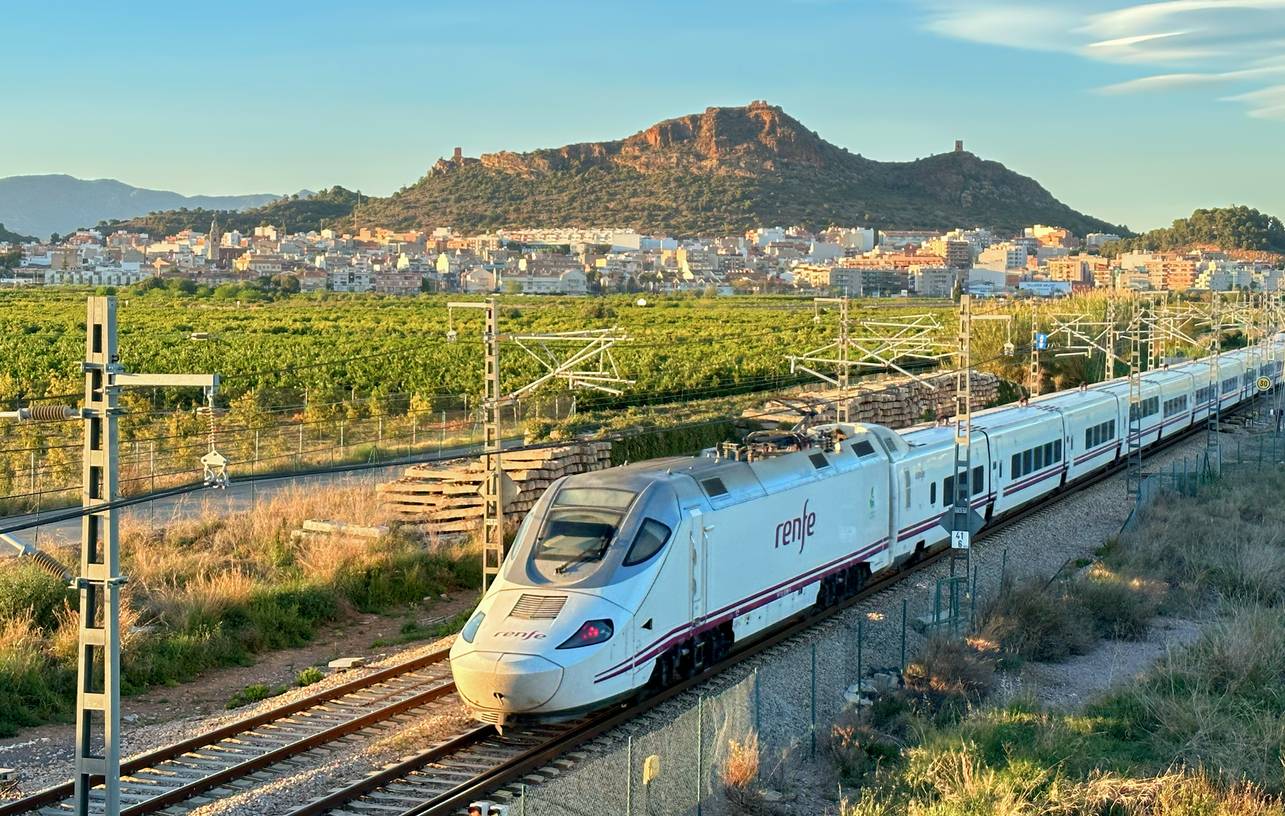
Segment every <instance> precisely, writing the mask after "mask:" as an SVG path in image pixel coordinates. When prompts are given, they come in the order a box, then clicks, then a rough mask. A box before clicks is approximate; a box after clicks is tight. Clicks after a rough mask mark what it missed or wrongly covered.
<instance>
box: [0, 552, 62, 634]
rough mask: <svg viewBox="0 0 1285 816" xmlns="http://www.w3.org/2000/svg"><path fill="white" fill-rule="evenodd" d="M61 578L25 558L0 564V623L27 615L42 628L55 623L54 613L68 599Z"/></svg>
mask: <svg viewBox="0 0 1285 816" xmlns="http://www.w3.org/2000/svg"><path fill="white" fill-rule="evenodd" d="M72 597H73V596H72V594H71V592H70V591H69V590H68V589H67V587H66V585H64V584H63V582H62V581H61V580H59V579H58V578H55V577H53V576H52V575H50V574H49V573H47V572H45V571H44V570H42V569H41V568H40V567H39V566H37V565H36V564H35V562H33V561H30V560H28V559H26V558H21V559H14V560H10V561H9V563H4V564H0V624H3V623H7V622H8V621H13V620H18V619H20V618H26V617H30V618H31V621H32V623H33V624H35V625H36V626H37V627H39V628H40V629H42V630H44V631H52V630H53V629H55V628H56V627H57V626H58V613H59V612H60V611H61V610H62V608H63V606H64V604H66V603H67V602H68V601H69V600H71V599H72Z"/></svg>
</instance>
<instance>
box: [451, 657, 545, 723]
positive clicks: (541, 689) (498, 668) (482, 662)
mask: <svg viewBox="0 0 1285 816" xmlns="http://www.w3.org/2000/svg"><path fill="white" fill-rule="evenodd" d="M451 672H452V673H453V674H454V675H455V688H456V689H457V690H458V691H459V693H460V696H461V697H463V698H464V699H465V700H466V701H467V702H469V703H470V704H472V705H474V706H476V707H478V708H488V709H501V710H504V711H509V712H523V711H530V710H532V709H535V708H538V707H540V706H542V705H544V704H545V703H547V702H549V700H551V699H553V695H554V694H556V693H557V691H558V687H559V686H560V685H562V667H561V666H559V665H558V664H556V663H554V662H552V661H550V660H546V659H545V658H543V657H540V656H539V655H524V654H507V653H504V652H470V653H469V654H466V655H462V656H460V657H458V658H455V659H453V660H452V661H451Z"/></svg>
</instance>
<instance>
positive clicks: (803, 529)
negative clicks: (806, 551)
mask: <svg viewBox="0 0 1285 816" xmlns="http://www.w3.org/2000/svg"><path fill="white" fill-rule="evenodd" d="M816 526H817V514H816V513H809V512H808V502H807V500H806V499H805V500H804V501H803V512H802V513H799V515H797V516H795V517H794V518H792V519H790V520H789V521H783V522H781V523H780V524H778V525H776V543H775V544H774V545H773V546H774V547H788V546H790V545H791V544H794V543H795V542H798V545H799V552H803V545H805V544H807V542H808V537H809V536H811V535H812V533H813V532H814V531H815V530H816Z"/></svg>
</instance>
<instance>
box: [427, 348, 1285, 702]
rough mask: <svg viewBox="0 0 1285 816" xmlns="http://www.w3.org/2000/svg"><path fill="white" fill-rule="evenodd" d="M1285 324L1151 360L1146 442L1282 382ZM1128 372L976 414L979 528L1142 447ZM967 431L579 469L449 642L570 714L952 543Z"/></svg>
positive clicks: (499, 696) (465, 677) (848, 432)
mask: <svg viewBox="0 0 1285 816" xmlns="http://www.w3.org/2000/svg"><path fill="white" fill-rule="evenodd" d="M1282 361H1285V335H1278V336H1276V337H1275V338H1273V339H1272V340H1271V341H1270V342H1268V343H1265V344H1262V345H1260V346H1255V347H1253V348H1247V349H1240V350H1237V351H1233V352H1228V353H1225V354H1222V355H1219V357H1218V359H1217V361H1216V362H1215V360H1214V359H1213V358H1204V359H1201V360H1193V361H1190V362H1186V363H1183V364H1181V365H1173V366H1168V367H1165V368H1161V369H1156V370H1153V371H1150V372H1147V373H1145V374H1143V375H1142V377H1141V379H1142V392H1141V401H1140V403H1139V405H1138V407H1137V410H1138V414H1139V415H1138V417H1137V420H1138V421H1137V423H1136V424H1137V426H1138V428H1139V431H1138V433H1139V436H1138V439H1139V444H1140V446H1141V447H1143V448H1146V447H1150V446H1153V445H1156V444H1159V443H1160V442H1161V441H1163V440H1165V439H1166V438H1168V437H1171V436H1173V435H1175V434H1178V433H1181V432H1183V431H1184V430H1186V429H1189V428H1191V427H1192V426H1193V425H1195V424H1198V423H1203V422H1204V421H1205V420H1206V419H1207V418H1208V416H1209V415H1210V414H1211V413H1212V412H1213V411H1214V410H1217V409H1220V410H1223V411H1226V410H1228V409H1230V408H1232V407H1234V406H1236V405H1238V404H1239V403H1241V402H1243V401H1244V400H1246V399H1249V398H1250V397H1252V396H1253V395H1254V394H1255V393H1256V392H1257V391H1258V389H1259V387H1260V380H1261V379H1262V378H1267V379H1268V380H1269V381H1270V384H1271V386H1272V387H1276V386H1279V385H1280V384H1281V371H1282ZM1129 397H1130V395H1129V383H1128V380H1127V378H1120V379H1115V380H1109V381H1106V382H1103V383H1098V384H1095V385H1092V386H1087V387H1082V388H1080V389H1076V390H1072V391H1064V392H1059V393H1055V394H1048V395H1045V396H1042V397H1037V398H1034V399H1031V400H1030V401H1029V402H1024V403H1022V404H1018V405H1010V406H1004V407H1000V408H994V409H988V410H985V411H980V412H977V413H975V414H974V415H973V423H972V437H971V438H972V448H971V450H970V452H969V459H970V470H969V474H968V477H967V478H968V480H969V482H970V484H969V485H968V488H967V492H968V494H969V495H970V496H971V504H972V507H973V508H974V510H975V511H976V512H977V513H978V515H979V516H980V517H981V519H982V521H983V524H985V523H990V522H992V521H994V520H995V519H998V518H999V517H1001V516H1003V515H1004V514H1005V513H1009V512H1012V511H1014V510H1016V509H1017V508H1019V507H1021V506H1023V505H1026V504H1029V503H1030V502H1033V501H1036V500H1038V499H1040V498H1042V497H1044V496H1046V495H1047V494H1049V493H1051V492H1053V491H1057V490H1060V489H1062V488H1064V487H1065V486H1066V485H1068V484H1071V483H1074V482H1075V481H1077V480H1079V479H1083V478H1085V477H1087V476H1088V475H1090V474H1092V473H1094V472H1097V471H1099V470H1101V469H1103V468H1106V467H1109V466H1111V465H1112V464H1114V463H1115V462H1116V461H1117V460H1119V459H1121V458H1122V457H1124V456H1127V454H1128V449H1129V445H1130V439H1129V435H1130V433H1131V431H1130V428H1131V426H1132V423H1131V416H1130V398H1129ZM954 470H955V451H954V431H953V429H952V428H951V427H944V426H933V425H929V426H918V427H914V428H908V429H905V430H901V431H893V430H890V429H888V428H885V427H882V426H878V425H863V424H847V423H844V424H838V423H830V424H823V425H818V426H815V427H813V428H811V429H809V430H807V431H805V432H799V433H795V432H771V433H765V434H759V435H757V436H755V435H751V437H750V438H748V439H747V440H746V443H745V444H744V445H743V446H741V447H739V448H737V449H736V450H735V451H734V455H729V452H728V451H718V450H712V451H707V452H705V453H704V454H702V455H700V456H695V457H674V458H666V459H657V460H652V461H645V462H639V463H636V464H630V465H625V466H621V467H614V468H610V469H608V470H603V471H595V472H591V473H582V474H577V475H573V476H566V477H563V478H562V479H559V480H558V481H556V482H555V483H554V484H553V485H551V486H550V487H549V489H548V490H547V491H546V492H545V493H544V495H543V496H542V497H541V498H540V500H539V501H538V502H537V503H536V505H535V506H534V507H533V508H532V510H531V511H530V512H529V513H528V514H527V515H526V517H525V518H524V520H523V521H522V523H521V525H520V527H519V528H518V531H517V536H516V538H515V540H514V542H513V546H512V547H511V549H510V551H509V553H508V555H507V556H506V558H505V560H504V563H503V564H502V565H501V568H500V573H499V575H498V576H497V577H496V580H495V581H494V583H493V584H492V585H491V587H490V589H489V590H488V591H487V593H486V594H485V596H484V597H483V598H482V601H481V603H480V604H479V605H478V607H477V610H476V611H475V612H474V614H473V615H472V617H471V618H470V619H469V621H468V622H467V624H466V625H465V626H464V628H463V629H462V631H461V632H460V635H459V637H458V638H457V639H456V642H455V644H454V646H453V647H452V648H451V670H452V672H453V674H454V677H455V682H456V688H457V689H458V691H459V694H460V695H461V696H462V698H463V699H464V700H465V702H466V703H467V705H468V706H469V707H470V709H471V710H472V712H473V714H474V716H475V717H476V718H478V719H479V720H482V721H484V722H491V723H494V724H496V725H497V726H500V727H503V726H504V725H505V724H506V723H508V722H510V721H512V720H514V719H557V718H564V717H569V716H574V715H576V714H578V713H581V712H584V711H586V710H589V709H593V708H596V707H599V706H602V705H605V704H608V703H610V702H612V701H615V700H620V699H624V698H628V697H631V696H633V695H635V694H637V693H639V692H640V691H642V690H644V689H646V688H648V687H664V686H667V685H670V684H671V683H673V682H675V681H676V680H678V679H681V678H683V677H687V676H691V675H693V674H696V673H698V672H700V671H701V670H702V669H703V668H704V667H706V666H707V665H709V664H711V663H713V662H716V661H718V660H719V659H721V658H722V657H724V656H725V655H727V654H728V653H729V652H730V651H731V650H732V649H733V648H735V647H736V646H737V645H738V644H742V643H744V642H745V641H747V640H749V639H752V638H754V637H755V636H758V635H761V634H763V633H765V632H767V631H768V630H770V629H772V628H774V627H776V626H778V625H779V624H782V623H783V622H785V621H786V620H788V619H790V618H792V617H794V616H795V615H797V614H798V613H800V612H802V611H805V610H807V609H808V608H810V607H813V606H827V605H830V604H834V603H837V602H839V601H840V600H842V599H844V598H845V597H848V596H850V595H852V594H854V593H856V592H858V591H860V590H861V588H862V587H863V586H865V584H866V583H867V582H868V581H870V580H871V578H872V577H874V576H876V575H880V574H881V573H884V572H886V571H888V570H896V569H898V568H900V567H901V566H902V565H904V564H906V563H907V562H911V561H914V560H916V559H918V558H921V557H923V556H924V555H926V554H927V553H929V552H931V551H933V550H935V549H937V548H940V547H943V546H945V545H946V544H947V543H948V541H949V537H950V533H949V524H950V516H951V512H952V506H953V502H954V494H955V491H954V480H955V473H954Z"/></svg>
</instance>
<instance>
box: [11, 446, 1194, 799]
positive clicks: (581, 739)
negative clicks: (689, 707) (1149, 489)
mask: <svg viewBox="0 0 1285 816" xmlns="http://www.w3.org/2000/svg"><path fill="white" fill-rule="evenodd" d="M1202 430H1203V428H1193V429H1191V430H1189V431H1187V432H1185V433H1183V434H1179V435H1176V436H1174V437H1172V438H1171V439H1169V440H1167V441H1166V442H1165V443H1164V444H1162V445H1160V446H1159V447H1156V448H1153V449H1152V454H1153V455H1154V453H1155V452H1159V451H1161V450H1165V449H1167V448H1169V447H1171V446H1173V445H1176V444H1178V443H1179V442H1181V441H1183V440H1185V439H1188V438H1190V437H1191V436H1192V435H1194V434H1196V433H1199V432H1201V431H1202ZM1124 468H1125V463H1124V462H1123V461H1121V462H1118V463H1116V464H1115V465H1113V466H1112V467H1110V468H1107V469H1104V470H1103V471H1101V472H1099V473H1098V474H1096V475H1094V476H1092V477H1090V478H1089V479H1087V480H1084V481H1082V482H1079V483H1077V484H1074V485H1070V486H1068V487H1067V488H1065V489H1063V490H1060V491H1057V492H1055V493H1054V494H1052V495H1050V496H1049V497H1047V498H1045V499H1044V500H1042V501H1038V502H1036V503H1034V504H1031V505H1029V506H1027V507H1025V508H1023V509H1021V510H1019V511H1017V512H1015V513H1013V514H1011V515H1008V516H1005V517H1003V518H1001V519H998V520H996V521H994V522H992V523H991V525H990V526H989V527H987V528H986V529H985V530H984V531H983V532H982V533H981V534H980V535H979V536H978V538H979V539H985V538H989V537H990V536H993V535H995V534H997V533H998V532H1000V531H1001V530H1004V529H1007V528H1008V527H1011V526H1013V525H1015V524H1018V523H1020V522H1022V521H1026V520H1029V519H1031V518H1033V517H1037V516H1039V515H1040V514H1042V513H1043V512H1044V511H1046V510H1048V509H1050V508H1051V507H1052V506H1053V505H1055V504H1058V503H1060V502H1061V501H1062V500H1064V499H1066V498H1067V497H1069V496H1072V495H1075V494H1077V493H1079V492H1081V491H1083V490H1086V489H1088V488H1089V487H1091V486H1093V485H1096V484H1098V483H1100V482H1102V481H1104V480H1106V479H1109V478H1111V477H1112V476H1114V475H1116V474H1117V473H1119V472H1120V471H1122V470H1123V469H1124ZM948 552H949V550H948V549H947V548H944V547H942V548H939V549H937V550H935V551H933V552H930V553H928V554H927V555H926V556H925V557H924V558H922V559H921V560H920V561H918V562H917V563H915V564H914V565H912V566H908V567H906V568H904V569H902V570H900V571H898V572H894V573H891V574H889V575H886V576H883V577H880V578H878V579H876V580H874V581H872V582H871V583H870V584H869V585H867V586H866V587H865V588H864V589H863V590H861V591H860V592H859V593H857V594H856V595H854V596H852V597H851V598H848V599H845V600H844V601H842V602H840V603H838V604H836V605H833V606H830V607H828V608H826V609H824V610H818V611H815V612H811V613H808V614H806V615H801V616H799V617H797V618H796V619H795V620H794V621H792V622H790V623H789V624H788V625H786V626H784V627H782V628H781V629H780V630H778V631H776V632H774V633H772V634H770V635H767V636H765V637H762V638H759V639H757V640H754V641H751V642H749V643H747V644H745V645H744V646H743V647H742V648H740V649H738V650H737V651H735V652H733V653H732V654H731V655H730V656H728V657H727V658H725V659H724V660H723V661H721V662H719V663H717V664H714V665H712V666H710V667H709V668H707V669H706V670H704V671H702V672H701V673H699V674H697V675H696V676H694V677H691V678H688V679H687V680H684V681H683V682H681V683H678V684H676V685H674V686H671V687H669V688H667V689H664V690H661V691H658V692H656V693H654V694H651V695H649V696H647V697H646V698H645V699H641V700H638V701H635V702H631V703H628V704H619V705H616V706H613V707H609V708H606V709H604V710H602V711H599V712H595V713H593V714H591V715H588V716H586V717H583V718H581V719H577V720H572V721H568V722H564V723H557V724H542V725H532V726H526V727H515V728H510V729H507V730H506V733H504V734H503V735H501V734H498V733H497V732H496V731H495V729H494V727H492V726H490V725H479V726H476V727H472V728H470V729H468V730H465V731H461V732H460V733H458V734H456V735H454V736H452V737H450V738H449V739H446V740H444V741H442V742H439V743H438V744H436V745H433V746H431V747H429V748H427V749H425V750H422V751H420V752H418V753H416V754H413V755H411V756H408V757H406V758H405V759H403V760H401V761H399V762H397V763H395V764H393V765H389V766H387V767H385V768H382V769H380V770H378V771H376V772H374V773H371V774H369V775H368V776H366V777H364V778H362V779H360V780H358V781H356V782H354V783H351V784H349V785H346V786H344V787H341V788H337V789H335V790H333V791H331V792H330V793H328V794H326V795H325V796H322V797H320V798H318V799H315V800H313V801H311V802H308V803H307V804H305V805H303V806H301V807H299V808H297V809H295V810H294V811H292V812H291V813H290V816H321V814H336V816H444V814H453V813H458V812H461V810H462V808H463V807H465V806H466V805H467V803H468V802H470V801H472V800H474V799H477V798H481V797H483V796H484V795H486V794H487V793H488V792H490V791H494V790H496V789H499V788H501V787H503V786H504V785H507V784H509V783H512V782H514V781H516V780H519V779H522V778H524V777H527V776H528V775H530V774H533V773H535V772H536V771H538V770H540V769H541V768H545V767H547V766H550V765H552V764H556V762H557V760H558V759H559V758H560V757H563V756H564V755H565V754H567V753H568V752H570V751H572V750H574V749H575V748H576V747H577V746H580V745H582V744H584V743H586V742H588V741H589V740H592V739H594V738H595V737H597V736H599V735H601V734H604V733H606V732H608V731H610V730H612V729H613V728H616V727H617V726H619V725H621V724H623V723H625V722H627V721H629V720H631V719H634V718H635V717H637V716H639V715H640V714H642V713H644V712H645V711H647V710H649V709H651V708H654V707H655V706H657V705H659V704H661V703H663V702H665V701H666V700H669V699H671V698H673V697H676V696H678V695H680V694H682V693H684V692H686V691H688V690H691V689H693V688H696V687H698V686H700V685H702V684H704V683H706V682H708V681H709V680H711V679H713V678H714V677H715V676H717V675H719V674H720V673H722V672H724V671H726V670H728V669H729V668H731V667H733V666H735V665H736V664H738V663H741V662H743V661H745V660H747V659H749V658H751V657H754V656H755V655H758V654H761V653H763V652H765V651H767V650H769V649H771V648H773V647H775V646H777V645H780V644H782V643H785V642H786V641H788V640H790V639H792V638H794V637H797V636H799V635H801V634H802V633H804V632H805V631H807V630H808V629H810V628H812V627H813V626H815V625H817V624H818V623H820V622H822V621H824V620H826V619H827V618H829V617H831V616H832V615H834V614H835V613H836V612H839V611H840V610H843V609H846V608H848V607H849V606H852V605H854V604H857V603H859V602H861V601H863V600H866V599H868V598H870V597H872V596H874V595H876V594H878V593H880V592H882V591H883V590H885V589H887V588H888V587H890V586H892V585H893V584H895V583H897V582H899V581H900V580H901V579H903V578H905V577H906V576H907V575H908V574H910V573H912V572H916V571H918V570H920V569H924V568H926V567H928V566H929V565H931V564H933V563H935V562H936V561H938V560H939V559H941V558H942V557H944V556H945V555H947V553H948ZM447 655H448V650H441V651H437V652H433V653H430V654H427V655H424V656H422V657H420V658H417V659H415V660H412V661H408V662H406V663H402V664H398V665H395V666H391V667H388V668H385V669H381V670H379V671H376V672H373V673H371V674H369V675H366V676H364V677H361V678H357V679H355V680H351V681H349V682H347V683H344V684H341V685H339V686H336V687H334V688H332V689H328V690H326V691H324V692H321V693H319V694H315V695H310V696H308V697H305V698H301V699H300V700H298V701H296V702H293V703H290V704H288V705H286V706H281V707H278V708H275V709H271V710H269V711H265V712H263V713H261V714H257V715H254V716H252V717H248V718H245V719H243V720H238V721H236V722H233V723H230V724H228V725H225V726H222V727H220V728H218V729H215V730H213V731H210V732H206V733H203V734H199V735H197V736H194V737H192V738H190V739H187V740H184V741H182V742H179V743H175V744H173V745H169V746H165V747H164V748H160V749H157V750H155V751H151V752H149V753H146V754H142V755H140V756H137V757H134V758H132V759H130V760H128V761H126V762H123V763H122V764H121V775H122V780H121V801H122V809H121V814H122V816H141V814H148V813H156V812H159V811H167V812H171V813H172V812H174V810H175V809H177V810H181V809H182V806H183V805H184V804H187V805H188V806H189V807H192V806H195V805H197V804H202V803H204V802H206V801H209V800H210V799H212V798H218V793H219V791H220V790H225V791H228V792H233V791H236V790H242V789H245V788H246V787H248V786H249V785H250V784H253V782H250V781H249V778H250V777H251V775H254V774H258V773H259V772H262V771H268V772H271V769H273V767H274V766H278V775H281V773H282V772H284V773H287V774H288V773H289V772H290V771H291V770H294V769H296V768H297V767H299V766H298V764H297V759H298V758H301V757H302V756H303V755H305V754H307V753H308V752H309V751H312V750H313V749H316V748H322V747H324V746H327V745H330V744H334V743H336V742H338V741H340V740H343V739H344V738H346V737H348V736H350V735H354V734H357V733H358V732H361V731H364V730H367V729H376V728H378V727H379V726H380V725H381V724H383V723H388V722H390V721H395V720H397V719H398V718H408V717H411V716H418V715H419V714H422V713H423V712H421V711H420V710H421V709H428V708H429V707H430V706H433V705H434V704H435V703H438V702H439V701H447V700H448V698H453V696H454V693H455V685H454V683H453V682H452V681H451V679H450V672H449V663H448V660H447ZM292 760H296V762H292ZM72 795H73V789H72V785H71V783H70V782H67V783H63V784H61V785H57V786H54V787H51V788H48V789H46V790H43V791H40V792H38V793H36V794H33V795H32V796H29V797H26V798H24V799H20V800H16V801H14V802H10V803H6V804H0V816H10V814H19V813H38V814H42V815H43V816H54V815H55V814H57V815H58V816H62V815H63V814H68V813H71V812H73V811H72V802H71V797H72ZM176 806H178V807H177V808H176ZM92 812H94V813H102V812H103V809H102V804H101V798H100V799H99V800H98V808H97V810H94V811H92Z"/></svg>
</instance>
